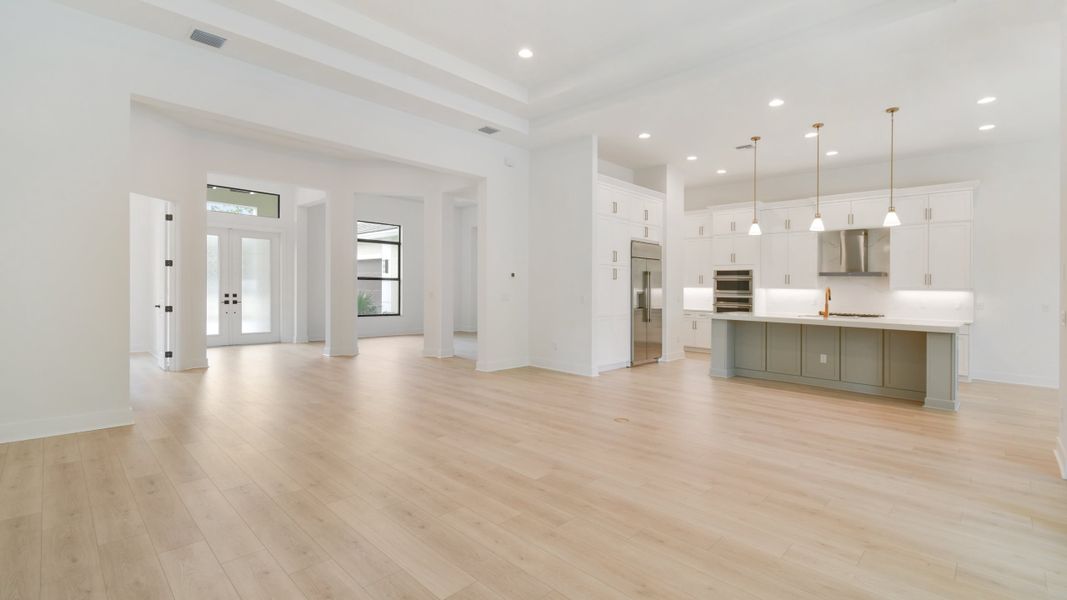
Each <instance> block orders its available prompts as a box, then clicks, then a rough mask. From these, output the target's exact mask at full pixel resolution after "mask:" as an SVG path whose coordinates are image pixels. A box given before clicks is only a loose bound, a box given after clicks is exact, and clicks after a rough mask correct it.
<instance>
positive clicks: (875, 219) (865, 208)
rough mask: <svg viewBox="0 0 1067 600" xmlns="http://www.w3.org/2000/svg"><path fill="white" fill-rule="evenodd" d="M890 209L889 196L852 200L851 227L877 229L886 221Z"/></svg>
mask: <svg viewBox="0 0 1067 600" xmlns="http://www.w3.org/2000/svg"><path fill="white" fill-rule="evenodd" d="M888 210H889V196H885V197H884V198H864V199H863V200H853V201H852V223H851V224H850V225H849V229H875V228H877V227H881V226H882V223H884V222H885V213H886V212H887V211H888Z"/></svg>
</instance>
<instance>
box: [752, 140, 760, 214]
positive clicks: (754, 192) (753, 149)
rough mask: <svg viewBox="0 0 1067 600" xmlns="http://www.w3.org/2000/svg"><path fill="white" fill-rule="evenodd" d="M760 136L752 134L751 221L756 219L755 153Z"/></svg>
mask: <svg viewBox="0 0 1067 600" xmlns="http://www.w3.org/2000/svg"><path fill="white" fill-rule="evenodd" d="M759 141H760V136H758V135H755V136H752V221H753V222H755V221H756V155H757V150H759Z"/></svg>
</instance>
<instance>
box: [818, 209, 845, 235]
mask: <svg viewBox="0 0 1067 600" xmlns="http://www.w3.org/2000/svg"><path fill="white" fill-rule="evenodd" d="M819 212H820V214H822V222H823V226H824V227H825V228H826V231H837V230H840V229H848V228H849V227H851V221H852V203H851V202H823V203H822V205H821V206H820V207H819Z"/></svg>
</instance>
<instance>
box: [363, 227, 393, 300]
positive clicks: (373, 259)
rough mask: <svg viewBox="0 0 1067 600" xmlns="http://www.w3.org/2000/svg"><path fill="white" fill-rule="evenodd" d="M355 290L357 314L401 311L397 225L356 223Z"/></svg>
mask: <svg viewBox="0 0 1067 600" xmlns="http://www.w3.org/2000/svg"><path fill="white" fill-rule="evenodd" d="M356 293H357V304H358V308H359V316H361V317H381V316H398V315H400V226H399V225H390V224H388V223H375V222H372V221H359V222H358V223H357V224H356Z"/></svg>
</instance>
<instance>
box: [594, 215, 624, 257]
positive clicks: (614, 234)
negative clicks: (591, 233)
mask: <svg viewBox="0 0 1067 600" xmlns="http://www.w3.org/2000/svg"><path fill="white" fill-rule="evenodd" d="M596 262H597V264H601V265H617V266H625V265H629V264H630V225H629V224H628V223H627V222H626V221H620V220H619V219H613V218H611V217H605V216H598V217H597V226H596Z"/></svg>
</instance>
